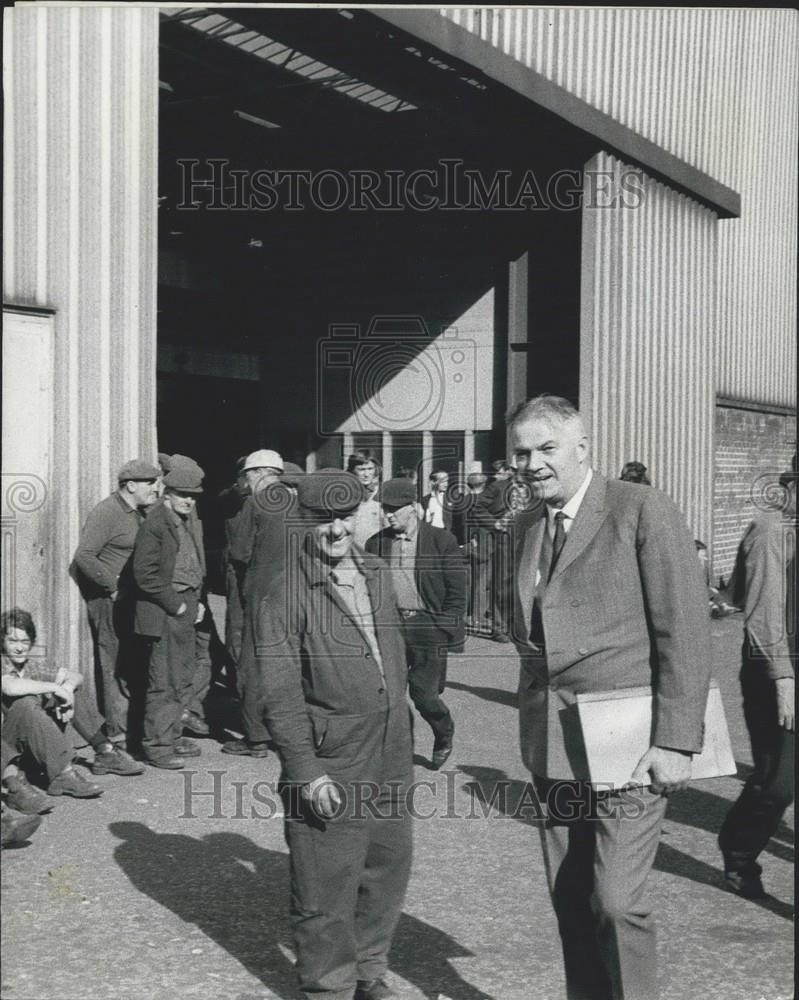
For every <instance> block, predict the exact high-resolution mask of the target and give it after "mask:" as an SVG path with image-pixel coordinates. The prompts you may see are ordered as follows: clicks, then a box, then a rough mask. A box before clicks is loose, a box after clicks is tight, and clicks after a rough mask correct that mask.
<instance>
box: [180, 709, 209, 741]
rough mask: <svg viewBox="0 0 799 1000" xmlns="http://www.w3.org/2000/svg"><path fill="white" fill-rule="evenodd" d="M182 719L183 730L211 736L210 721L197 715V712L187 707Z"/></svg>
mask: <svg viewBox="0 0 799 1000" xmlns="http://www.w3.org/2000/svg"><path fill="white" fill-rule="evenodd" d="M180 721H181V723H182V724H183V731H184V732H186V733H191V735H192V736H210V734H211V730H210V729H209V728H208V723H207V722H206V721H205V719H203V718H201V717H200V716H199V715H197V713H196V712H190V711H189V710H188V709H186V711H185V712H184V713H183V715H182V716H181V719H180Z"/></svg>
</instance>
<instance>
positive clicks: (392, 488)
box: [379, 479, 417, 507]
mask: <svg viewBox="0 0 799 1000" xmlns="http://www.w3.org/2000/svg"><path fill="white" fill-rule="evenodd" d="M379 499H380V502H381V503H385V504H389V506H391V507H405V506H407V504H409V503H416V499H417V497H416V487H415V486H414V484H413V483H412V482H411V481H410V479H389V480H387V481H386V482H385V483H383V485H382V486H381V487H380V497H379Z"/></svg>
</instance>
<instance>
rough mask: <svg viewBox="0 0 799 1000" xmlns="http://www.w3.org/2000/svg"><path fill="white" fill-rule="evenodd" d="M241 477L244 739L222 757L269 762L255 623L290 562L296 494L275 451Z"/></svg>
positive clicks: (238, 549)
mask: <svg viewBox="0 0 799 1000" xmlns="http://www.w3.org/2000/svg"><path fill="white" fill-rule="evenodd" d="M242 472H243V474H244V476H245V479H246V482H247V485H248V487H249V490H250V496H249V497H247V499H246V500H245V501H244V504H243V506H242V508H241V514H240V516H239V518H238V520H237V523H236V528H235V533H234V534H233V537H232V538H231V544H230V549H229V552H228V558H229V559H230V562H231V564H232V566H233V568H234V571H235V573H236V576H237V578H238V581H239V590H240V593H241V600H242V604H243V609H244V617H243V623H242V632H241V652H240V655H239V663H238V671H237V675H236V685H237V687H238V692H239V699H240V701H241V722H242V728H243V729H244V738H243V739H240V740H238V739H236V740H228V742H227V743H224V744H223V745H222V752H223V753H228V754H235V755H237V756H242V757H266V756H267V754H268V752H269V751H268V749H267V742H268V741H269V730H268V729H267V728H266V726H265V725H264V722H263V718H262V712H261V708H260V693H259V692H260V688H259V682H258V673H257V670H256V664H255V642H254V638H253V623H254V620H255V613H256V611H257V609H258V604H259V603H260V601H261V598H262V597H263V596H264V594H265V593H266V591H267V589H268V587H269V584H270V582H271V581H272V579H273V578H274V577H275V576H276V575H277V574H278V573H280V571H281V570H282V569H283V562H284V560H285V524H284V522H285V516H286V512H287V511H288V509H289V508H290V507H291V505H292V504H293V502H294V500H293V494H292V493H291V491H290V489H289V488H288V486H287V485H286V484H285V483H284V482H283V481H282V479H281V477H282V475H283V459H282V458H281V456H280V455H279V454H278V453H277V452H276V451H273V450H272V449H271V448H259V449H258V451H254V452H252V454H250V455H248V456H247V458H246V459H245V461H244V466H243V469H242Z"/></svg>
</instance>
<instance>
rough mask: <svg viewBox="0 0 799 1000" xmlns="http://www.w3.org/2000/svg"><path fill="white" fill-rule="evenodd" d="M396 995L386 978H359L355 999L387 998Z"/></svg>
mask: <svg viewBox="0 0 799 1000" xmlns="http://www.w3.org/2000/svg"><path fill="white" fill-rule="evenodd" d="M393 996H396V994H395V993H394V990H392V989H391V988H390V987H389V986H388V985H387V983H386V981H385V979H359V980H358V984H357V986H356V988H355V996H354V997H353V1000H386V998H387V997H393Z"/></svg>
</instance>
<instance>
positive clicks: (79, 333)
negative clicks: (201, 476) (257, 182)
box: [3, 6, 158, 664]
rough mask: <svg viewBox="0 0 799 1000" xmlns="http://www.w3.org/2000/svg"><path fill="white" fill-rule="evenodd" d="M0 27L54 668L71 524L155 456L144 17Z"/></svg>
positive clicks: (151, 114) (40, 12)
mask: <svg viewBox="0 0 799 1000" xmlns="http://www.w3.org/2000/svg"><path fill="white" fill-rule="evenodd" d="M4 27H5V48H4V87H5V94H6V119H5V142H6V155H5V165H4V188H5V191H6V198H5V202H4V210H5V221H6V232H7V234H8V237H7V243H6V254H5V258H4V260H5V264H4V290H3V296H4V302H6V303H9V304H11V305H16V306H29V307H39V308H44V309H51V310H53V312H54V338H53V352H54V364H53V367H54V373H55V374H54V385H53V394H54V426H53V427H52V440H53V463H52V464H53V473H52V481H51V482H50V483H48V484H47V501H46V507H45V509H44V510H43V512H42V513H41V515H40V516H41V517H42V518H43V523H44V525H45V526H46V527H47V529H48V531H49V533H50V537H51V538H52V543H51V553H52V555H51V559H52V565H51V566H50V567H49V572H50V574H51V577H52V580H53V581H54V593H53V595H52V597H53V600H52V608H51V611H50V620H49V621H46V622H41V623H40V627H41V631H42V635H43V638H44V637H45V636H47V638H48V641H49V642H50V646H51V648H52V651H53V657H54V659H53V662H56V661H58V662H67V661H69V662H72V663H84V664H85V663H87V662H90V661H89V660H88V658H87V650H88V645H87V635H86V630H85V626H84V625H83V624H82V622H83V612H82V608H81V603H80V597H79V594H78V592H77V588H76V587H75V586H74V585H73V584H72V583H70V581H69V577H68V576H67V567H68V565H69V561H70V558H71V555H72V552H73V550H74V547H75V545H76V543H77V537H78V532H79V530H80V525H81V523H82V521H83V519H84V518H85V516H86V514H87V513H88V511H89V509H90V508H91V507H92V506H93V505H94V504H95V503H97V502H98V501H99V500H100V499H102V497H103V496H105V495H107V494H108V493H109V491H110V490H111V489H112V487H113V485H114V483H113V477H114V474H115V472H116V469H117V468H118V467H119V466H120V465H121V464H122V462H124V461H125V460H126V459H128V458H130V457H132V456H133V455H135V454H144V455H149V456H154V454H155V349H156V311H155V310H156V251H157V247H156V239H155V232H156V230H155V226H156V213H157V166H156V164H157V160H156V146H157V123H158V117H157V110H158V109H157V99H158V97H157V95H158V70H157V66H158V11H157V10H156V9H144V8H139V7H133V6H131V7H128V8H120V7H117V8H99V9H91V8H46V7H41V8H33V7H27V8H26V7H17V8H14V9H13V10H12V9H9V10H6V11H5V16H4ZM4 377H5V378H6V379H13V378H14V372H13V371H6V372H5V373H4ZM31 405H33V404H31ZM32 425H33V422H32ZM21 426H23V427H24V426H25V424H24V421H22V422H21ZM9 471H14V470H9ZM22 471H24V470H22ZM16 572H17V573H18V574H24V573H25V572H26V567H25V566H24V565H22V564H20V565H18V566H17V567H16ZM79 623H81V624H79Z"/></svg>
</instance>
